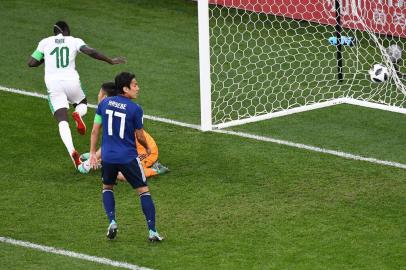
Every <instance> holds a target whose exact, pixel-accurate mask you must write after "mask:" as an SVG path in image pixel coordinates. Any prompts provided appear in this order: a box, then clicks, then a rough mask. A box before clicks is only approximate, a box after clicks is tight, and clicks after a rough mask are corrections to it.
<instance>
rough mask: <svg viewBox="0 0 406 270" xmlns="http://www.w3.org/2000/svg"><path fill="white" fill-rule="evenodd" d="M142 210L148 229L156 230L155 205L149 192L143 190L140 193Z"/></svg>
mask: <svg viewBox="0 0 406 270" xmlns="http://www.w3.org/2000/svg"><path fill="white" fill-rule="evenodd" d="M140 200H141V207H142V212H144V215H145V219H146V221H147V225H148V229H150V230H153V231H154V232H156V229H155V206H154V202H153V201H152V198H151V194H150V193H149V192H144V193H141V194H140Z"/></svg>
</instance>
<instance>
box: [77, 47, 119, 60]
mask: <svg viewBox="0 0 406 270" xmlns="http://www.w3.org/2000/svg"><path fill="white" fill-rule="evenodd" d="M80 51H81V52H82V53H84V54H86V55H88V56H90V57H92V58H94V59H97V60H100V61H104V62H106V63H109V64H110V65H117V64H124V63H126V62H127V59H126V58H125V57H114V58H110V57H107V56H105V55H104V54H102V53H101V52H99V51H97V50H96V49H94V48H91V47H89V46H86V45H85V46H82V47H81V48H80Z"/></svg>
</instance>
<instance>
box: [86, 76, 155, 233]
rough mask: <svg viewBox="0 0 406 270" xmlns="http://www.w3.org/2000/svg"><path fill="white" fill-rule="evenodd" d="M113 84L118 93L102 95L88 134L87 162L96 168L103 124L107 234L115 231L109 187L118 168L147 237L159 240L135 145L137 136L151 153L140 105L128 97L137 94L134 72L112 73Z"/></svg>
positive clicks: (102, 148)
mask: <svg viewBox="0 0 406 270" xmlns="http://www.w3.org/2000/svg"><path fill="white" fill-rule="evenodd" d="M115 86H116V90H117V93H118V95H117V96H112V97H107V98H105V99H103V101H101V102H100V104H99V105H98V107H97V111H96V116H95V119H94V123H93V129H92V134H91V137H90V165H91V166H92V167H93V168H96V167H97V165H98V159H97V156H96V150H97V140H98V137H99V133H100V129H101V127H102V126H103V131H102V132H103V134H102V144H101V159H102V180H103V205H104V208H105V211H106V214H107V217H108V219H109V222H110V224H109V227H108V229H107V237H108V238H109V239H114V238H115V237H116V234H117V221H116V215H115V200H114V192H113V188H114V184H115V183H116V179H117V175H118V172H121V173H122V174H123V175H124V177H125V178H126V179H127V182H128V183H129V184H130V185H131V186H132V187H133V188H134V189H136V190H137V192H138V194H139V196H140V200H141V207H142V210H143V213H144V215H145V219H146V221H147V226H148V230H149V236H148V239H149V240H150V241H162V240H163V238H162V237H161V236H160V235H159V234H158V232H157V230H156V228H155V206H154V202H153V201H152V198H151V194H150V192H149V188H148V185H147V181H146V177H145V175H144V170H143V168H142V165H141V163H140V159H139V158H138V153H137V148H136V145H135V140H137V142H138V143H140V144H141V145H142V146H143V147H144V148H145V149H146V152H147V154H150V153H151V149H150V147H149V145H148V143H147V141H146V139H145V136H144V132H143V130H144V129H143V111H142V108H141V107H140V106H139V105H138V104H136V103H134V102H132V101H131V99H134V98H136V97H137V96H138V91H139V87H138V84H137V81H136V79H135V76H134V74H131V73H128V72H122V73H120V74H118V75H117V76H116V78H115Z"/></svg>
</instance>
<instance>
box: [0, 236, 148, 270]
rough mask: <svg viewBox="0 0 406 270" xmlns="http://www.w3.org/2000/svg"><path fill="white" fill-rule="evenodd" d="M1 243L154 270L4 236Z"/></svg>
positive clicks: (101, 262) (141, 269)
mask: <svg viewBox="0 0 406 270" xmlns="http://www.w3.org/2000/svg"><path fill="white" fill-rule="evenodd" d="M0 242H3V243H6V244H11V245H16V246H21V247H26V248H32V249H36V250H40V251H44V252H46V253H53V254H58V255H63V256H67V257H72V258H76V259H80V260H85V261H90V262H96V263H100V264H105V265H110V266H115V267H120V268H125V269H131V270H152V269H151V268H145V267H140V266H137V265H135V264H130V263H126V262H118V261H113V260H110V259H107V258H102V257H96V256H90V255H86V254H82V253H77V252H73V251H69V250H63V249H58V248H54V247H49V246H43V245H38V244H34V243H30V242H26V241H20V240H15V239H12V238H7V237H2V236H0Z"/></svg>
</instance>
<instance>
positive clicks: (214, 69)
mask: <svg viewBox="0 0 406 270" xmlns="http://www.w3.org/2000/svg"><path fill="white" fill-rule="evenodd" d="M199 42H200V67H201V70H200V74H201V102H202V105H201V108H202V129H203V130H208V129H211V128H224V127H229V126H233V125H238V124H244V123H249V122H253V121H259V120H263V119H268V118H272V117H277V116H282V115H287V114H291V113H296V112H301V111H306V110H311V109H316V108H322V107H326V106H331V105H335V104H340V103H350V104H355V105H361V106H367V107H372V108H379V109H384V110H390V111H395V112H401V113H406V109H405V108H406V87H405V83H406V76H402V74H401V73H404V72H406V69H405V68H406V67H405V64H404V62H403V61H402V59H401V58H402V53H403V54H404V50H405V49H406V3H405V2H404V0H340V1H338V0H337V2H336V1H335V0H199ZM388 48H389V49H388ZM377 63H380V64H382V65H384V66H386V67H387V68H388V71H389V79H388V80H387V81H385V82H383V83H375V82H372V81H371V79H370V75H369V73H368V71H369V69H371V67H372V66H373V65H374V64H377Z"/></svg>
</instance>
